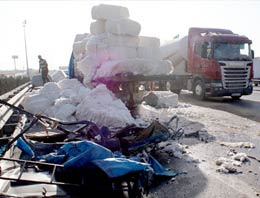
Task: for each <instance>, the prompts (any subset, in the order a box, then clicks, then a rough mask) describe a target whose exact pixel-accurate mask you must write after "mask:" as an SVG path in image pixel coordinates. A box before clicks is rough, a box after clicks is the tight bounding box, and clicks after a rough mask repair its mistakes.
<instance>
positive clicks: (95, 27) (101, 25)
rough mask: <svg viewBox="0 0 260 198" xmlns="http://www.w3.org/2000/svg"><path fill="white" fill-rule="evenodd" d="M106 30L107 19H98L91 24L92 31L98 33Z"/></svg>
mask: <svg viewBox="0 0 260 198" xmlns="http://www.w3.org/2000/svg"><path fill="white" fill-rule="evenodd" d="M104 32H105V20H97V21H94V22H92V23H91V24H90V33H91V34H94V35H97V34H101V33H104Z"/></svg>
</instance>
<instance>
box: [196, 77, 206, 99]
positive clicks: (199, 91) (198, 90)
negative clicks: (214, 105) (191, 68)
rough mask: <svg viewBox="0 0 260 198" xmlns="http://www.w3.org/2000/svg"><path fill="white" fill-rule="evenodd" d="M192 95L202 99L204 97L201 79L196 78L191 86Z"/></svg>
mask: <svg viewBox="0 0 260 198" xmlns="http://www.w3.org/2000/svg"><path fill="white" fill-rule="evenodd" d="M193 95H194V96H195V97H196V98H197V99H199V100H204V99H205V98H206V96H205V85H204V83H203V82H202V80H197V81H196V82H195V84H194V87H193Z"/></svg>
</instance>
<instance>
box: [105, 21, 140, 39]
mask: <svg viewBox="0 0 260 198" xmlns="http://www.w3.org/2000/svg"><path fill="white" fill-rule="evenodd" d="M105 30H106V32H110V33H113V34H117V35H130V36H138V35H139V33H140V31H141V25H140V24H139V23H137V22H136V21H133V20H131V19H112V20H107V22H106V26H105Z"/></svg>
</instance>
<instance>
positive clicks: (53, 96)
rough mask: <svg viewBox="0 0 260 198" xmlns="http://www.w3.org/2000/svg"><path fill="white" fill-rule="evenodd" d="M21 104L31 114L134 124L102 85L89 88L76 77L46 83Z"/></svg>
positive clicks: (109, 124) (106, 122) (112, 95)
mask: <svg viewBox="0 0 260 198" xmlns="http://www.w3.org/2000/svg"><path fill="white" fill-rule="evenodd" d="M22 105H23V106H24V109H25V110H26V111H29V112H31V113H33V114H43V115H47V116H50V117H55V118H57V119H59V120H63V121H70V122H73V121H76V120H89V121H92V122H94V123H96V124H97V125H99V126H108V127H124V126H126V125H127V124H135V123H136V122H135V119H134V118H133V117H132V116H131V114H130V112H129V110H128V109H127V107H126V106H125V104H124V103H123V102H122V101H121V100H120V99H117V98H116V97H115V96H114V94H113V93H112V92H111V91H109V90H108V89H107V88H106V86H105V85H98V86H97V87H96V88H94V89H92V90H90V89H89V88H86V87H84V86H83V85H82V84H81V83H80V82H79V81H78V80H77V79H64V80H62V81H59V82H58V83H54V82H51V83H46V84H45V85H44V87H42V88H41V89H40V90H39V91H38V92H32V93H31V94H27V95H26V96H25V98H24V100H23V102H22Z"/></svg>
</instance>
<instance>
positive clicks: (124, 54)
mask: <svg viewBox="0 0 260 198" xmlns="http://www.w3.org/2000/svg"><path fill="white" fill-rule="evenodd" d="M91 14H92V18H93V19H94V20H96V21H94V22H92V23H91V25H90V32H91V35H90V36H88V37H87V38H85V39H83V41H84V42H85V41H86V42H85V43H84V44H83V45H82V46H84V45H85V53H81V55H82V54H84V56H83V57H80V58H79V59H78V60H77V67H78V69H79V70H80V71H81V72H82V73H83V75H84V84H85V85H87V86H90V85H91V81H93V80H95V79H97V78H100V77H107V76H109V75H116V74H118V73H116V72H132V73H133V74H144V75H155V74H161V73H162V72H161V71H163V72H165V73H163V74H168V73H169V72H171V71H172V66H169V62H168V61H166V62H164V61H162V58H161V54H160V40H159V39H158V38H154V37H147V36H139V33H140V31H141V25H140V24H139V23H138V22H136V21H134V20H131V19H129V11H128V9H127V8H125V7H121V6H113V5H105V4H100V5H97V6H94V7H93V8H92V13H91ZM142 67H143V68H142ZM109 68H110V69H115V68H117V69H115V70H114V71H108V70H109ZM102 70H104V71H103V72H102ZM102 74H104V75H102Z"/></svg>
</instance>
